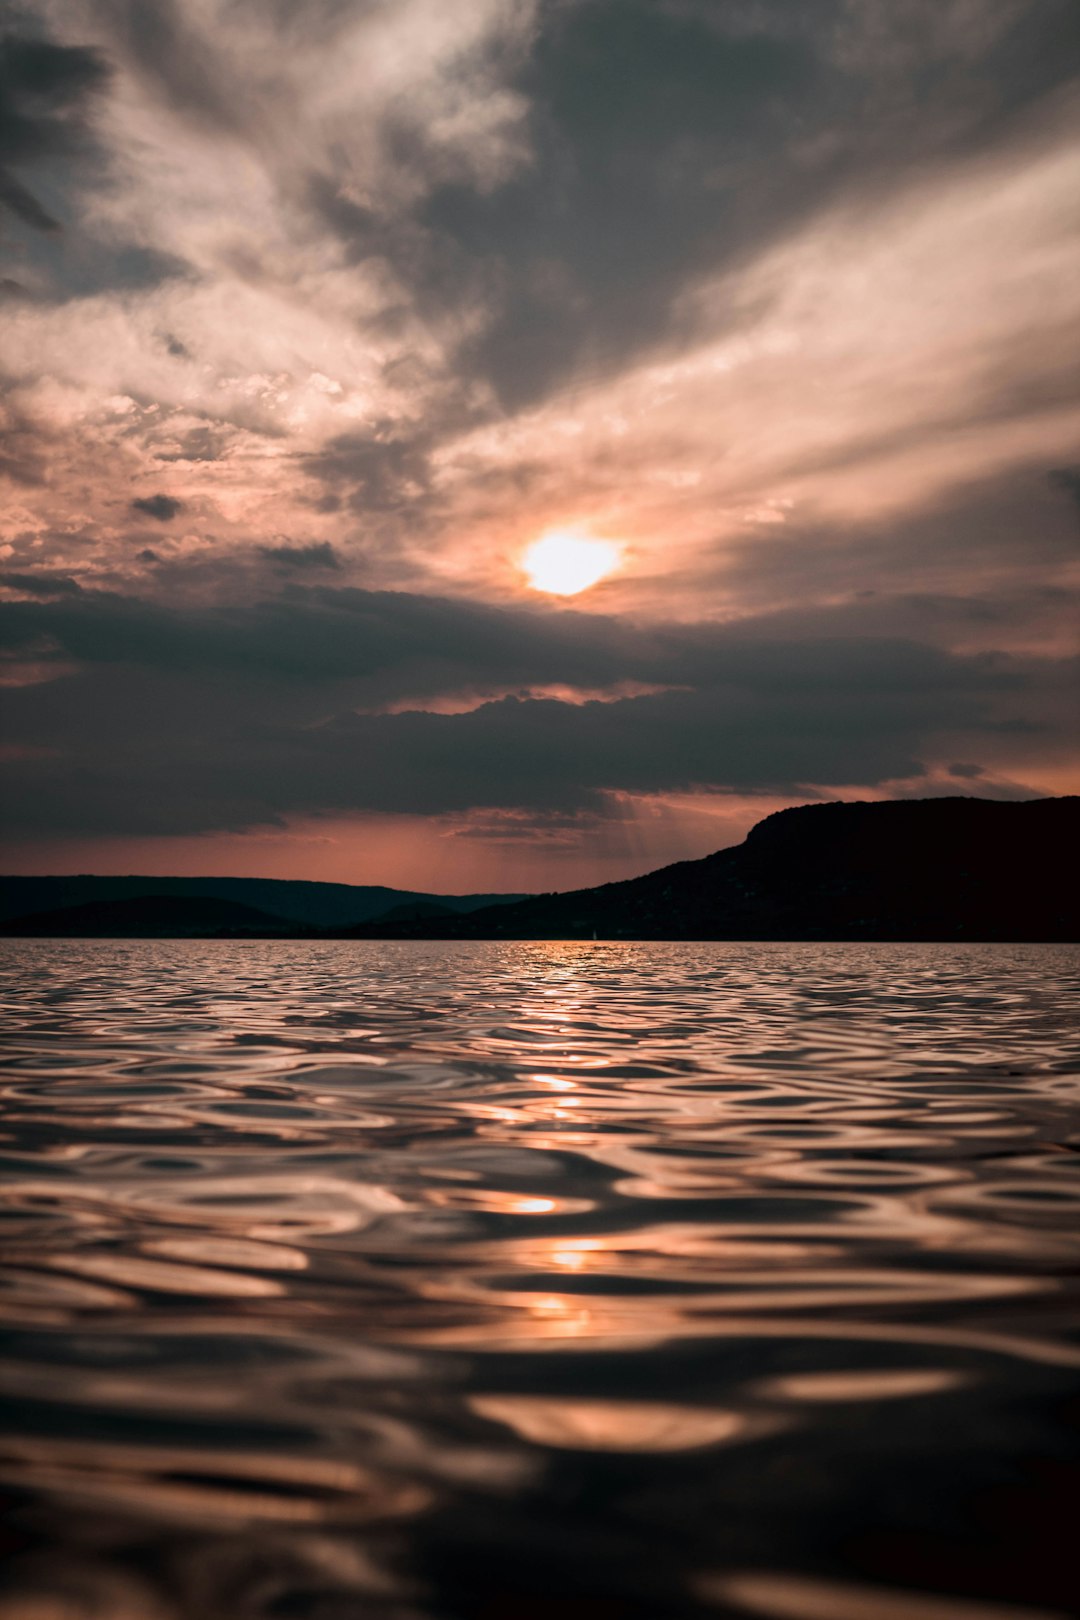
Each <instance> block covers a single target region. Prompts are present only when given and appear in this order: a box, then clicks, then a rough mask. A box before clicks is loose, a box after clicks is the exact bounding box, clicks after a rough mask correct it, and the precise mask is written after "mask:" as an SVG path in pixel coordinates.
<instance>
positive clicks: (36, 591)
mask: <svg viewBox="0 0 1080 1620" xmlns="http://www.w3.org/2000/svg"><path fill="white" fill-rule="evenodd" d="M0 585H6V586H7V588H8V590H11V591H22V592H23V593H24V594H25V595H27V596H36V597H42V598H46V599H47V598H51V597H55V596H79V595H81V594H82V586H81V585H80V584H79V582H78V580H76V579H72V578H71V576H70V575H69V574H20V573H10V572H5V573H0Z"/></svg>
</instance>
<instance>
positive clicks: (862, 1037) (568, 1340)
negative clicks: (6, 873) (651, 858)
mask: <svg viewBox="0 0 1080 1620" xmlns="http://www.w3.org/2000/svg"><path fill="white" fill-rule="evenodd" d="M0 969H2V994H3V1010H4V1022H5V1026H6V1028H7V1029H8V1031H9V1032H11V1039H10V1042H9V1059H10V1061H9V1064H8V1067H7V1071H6V1075H5V1080H4V1084H3V1089H2V1098H3V1124H2V1137H0V1156H2V1160H3V1163H2V1170H3V1176H4V1200H3V1206H2V1214H3V1222H2V1226H0V1231H2V1233H3V1238H2V1241H3V1258H4V1266H3V1273H2V1294H0V1327H2V1331H3V1349H2V1353H0V1397H2V1401H3V1406H4V1423H3V1439H2V1441H0V1490H2V1492H3V1496H4V1508H5V1511H4V1518H3V1527H2V1530H0V1536H2V1545H3V1560H4V1586H3V1594H4V1595H3V1596H2V1597H0V1614H2V1615H3V1616H4V1620H255V1617H259V1620H262V1617H276V1620H354V1617H368V1616H371V1617H375V1620H456V1617H467V1620H488V1617H490V1620H546V1617H548V1616H551V1617H556V1616H558V1617H561V1620H573V1617H582V1620H585V1617H589V1620H682V1617H690V1616H765V1617H767V1620H768V1617H774V1620H909V1617H910V1620H1008V1617H1012V1620H1032V1617H1034V1616H1042V1617H1046V1616H1050V1615H1053V1616H1061V1615H1066V1614H1069V1613H1070V1612H1072V1611H1073V1609H1074V1606H1075V1604H1076V1600H1077V1596H1078V1593H1080V1573H1078V1569H1080V1548H1078V1546H1077V1539H1078V1538H1077V1531H1076V1524H1077V1513H1078V1507H1080V1446H1078V1435H1080V1331H1078V1330H1080V1272H1078V1262H1080V1106H1078V1104H1080V1030H1078V1026H1077V1020H1076V1011H1077V998H1076V990H1077V986H1078V983H1080V953H1078V952H1077V951H1076V950H1073V949H1071V948H1066V947H1051V946H1000V945H998V946H978V945H973V946H956V947H954V946H940V945H923V946H919V945H880V946H872V945H871V946H867V945H757V944H752V945H746V944H737V945H726V944H707V945H696V944H688V945H682V944H653V943H650V944H607V943H599V944H580V943H575V944H522V943H509V944H502V943H473V942H462V943H451V944H442V943H437V942H430V943H429V942H423V943H414V942H402V943H382V942H334V943H327V944H320V943H310V942H295V943H290V942H260V941H250V942H239V943H231V942H195V941H150V942H124V941H93V942H90V941H87V942H70V941H65V942H59V941H58V942H50V941H41V942H26V941H18V942H15V941H12V942H5V943H4V944H3V946H2V947H0Z"/></svg>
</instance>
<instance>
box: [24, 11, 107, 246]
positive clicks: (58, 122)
mask: <svg viewBox="0 0 1080 1620" xmlns="http://www.w3.org/2000/svg"><path fill="white" fill-rule="evenodd" d="M108 77H109V70H108V66H107V64H106V62H105V60H104V58H103V56H102V54H101V53H100V52H99V51H97V50H95V49H93V48H90V47H86V46H77V45H57V44H54V43H53V42H51V41H50V40H47V39H42V38H33V37H30V38H27V37H22V36H21V35H20V34H19V33H15V32H12V33H8V34H7V35H5V36H4V37H3V38H0V151H2V152H3V153H4V158H5V161H4V166H3V167H0V204H3V205H4V206H6V207H7V208H8V209H9V210H10V212H11V213H12V214H14V215H15V216H16V217H17V218H18V219H19V220H21V221H22V223H23V224H26V225H29V226H31V227H32V228H33V229H35V230H38V231H57V230H59V229H60V223H59V221H58V220H57V219H56V218H55V217H54V215H53V214H52V213H51V212H50V211H49V209H48V208H46V207H45V205H44V204H43V203H42V202H41V201H40V200H39V198H38V197H37V196H36V195H35V194H34V192H33V191H32V190H31V189H30V187H29V185H28V184H27V183H25V182H24V181H23V180H21V179H19V178H18V177H17V174H16V173H14V172H13V171H14V170H21V169H26V168H29V169H30V170H31V171H34V170H39V169H41V168H42V167H43V166H45V165H48V164H49V163H50V161H55V160H56V159H58V158H66V159H67V160H69V161H71V160H73V159H75V158H77V157H78V156H79V155H80V153H84V154H85V152H86V146H87V144H88V140H89V131H88V124H87V114H88V112H89V109H90V107H91V105H92V103H93V101H94V98H95V97H96V96H98V95H100V93H101V92H102V91H103V90H104V88H105V85H106V83H107V81H108Z"/></svg>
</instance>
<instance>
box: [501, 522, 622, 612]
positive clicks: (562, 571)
mask: <svg viewBox="0 0 1080 1620" xmlns="http://www.w3.org/2000/svg"><path fill="white" fill-rule="evenodd" d="M620 555H621V552H620V548H619V547H618V546H617V545H615V544H614V543H613V542H612V541H610V540H591V539H589V537H588V536H587V535H584V534H579V533H578V532H577V531H576V530H575V529H551V530H549V531H548V533H547V534H542V535H541V536H540V538H539V540H534V541H533V544H532V545H531V546H530V547H529V549H528V550H527V551H526V553H525V556H524V558H523V559H522V566H523V568H524V570H525V574H526V577H527V578H528V581H529V584H530V585H531V586H532V588H533V590H534V591H545V592H546V593H547V594H548V595H549V596H577V595H578V594H579V592H581V591H587V590H588V589H589V586H590V585H596V584H598V583H599V581H600V580H602V579H604V578H605V577H606V576H607V575H608V574H610V573H611V572H612V570H613V569H615V568H616V567H617V566H618V563H619V559H620Z"/></svg>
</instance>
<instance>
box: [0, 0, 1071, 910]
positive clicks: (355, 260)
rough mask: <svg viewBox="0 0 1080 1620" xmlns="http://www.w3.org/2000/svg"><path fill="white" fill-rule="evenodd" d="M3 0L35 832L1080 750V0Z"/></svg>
mask: <svg viewBox="0 0 1080 1620" xmlns="http://www.w3.org/2000/svg"><path fill="white" fill-rule="evenodd" d="M4 19H5V20H4V24H3V28H2V31H0V250H2V256H3V267H2V270H0V383H2V389H3V400H2V404H0V477H2V481H3V499H2V502H0V586H2V592H0V596H2V600H0V681H2V687H0V704H2V714H3V719H2V738H3V740H2V746H0V756H2V761H3V775H4V780H3V784H2V801H3V809H2V814H3V818H4V844H5V858H4V865H5V866H6V867H7V868H8V869H9V870H13V871H15V870H17V871H24V872H45V871H54V872H71V871H98V872H113V873H115V872H146V873H167V872H175V873H192V874H194V873H207V874H210V873H214V874H224V873H235V874H241V875H244V874H246V875H263V876H280V877H310V878H324V879H335V880H339V881H345V882H359V883H363V882H380V883H388V884H392V885H397V886H402V887H410V888H424V889H434V890H441V891H444V892H465V891H467V890H470V889H473V890H476V889H484V890H492V889H506V890H522V889H544V890H547V889H565V888H571V887H574V886H578V885H582V884H589V883H595V882H604V881H608V880H610V879H613V878H620V877H626V876H631V875H633V874H635V873H637V872H641V871H645V870H649V869H650V868H653V867H656V866H658V865H661V864H663V863H664V862H667V861H671V860H677V859H682V858H686V857H694V856H699V855H702V854H705V853H707V852H709V851H711V850H713V849H716V848H719V847H722V846H724V845H727V844H730V843H733V842H736V841H738V840H739V839H740V838H741V837H742V836H743V835H744V833H745V831H746V830H747V829H748V828H749V826H751V825H752V824H753V823H754V822H755V821H758V820H760V819H761V817H762V816H764V815H766V814H768V813H769V812H771V811H772V810H775V809H778V808H780V807H781V806H784V805H788V804H798V803H806V802H810V801H813V800H815V799H822V798H826V799H836V798H862V799H875V798H896V797H921V796H927V795H940V794H955V793H963V794H978V795H981V796H990V797H999V798H1001V797H1016V798H1024V797H1031V796H1037V795H1042V794H1055V793H1064V792H1076V791H1078V790H1080V747H1078V741H1080V739H1078V735H1077V726H1076V716H1077V713H1078V704H1077V696H1078V692H1077V668H1078V661H1077V628H1078V625H1080V618H1078V615H1077V612H1076V589H1077V583H1078V576H1080V563H1078V541H1080V363H1078V362H1080V275H1078V274H1077V273H1076V267H1077V264H1078V262H1080V7H1078V6H1077V5H1076V3H1075V0H77V3H75V0H41V3H40V4H34V5H20V4H18V3H16V4H14V5H12V4H8V5H7V6H6V7H5V10H4Z"/></svg>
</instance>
